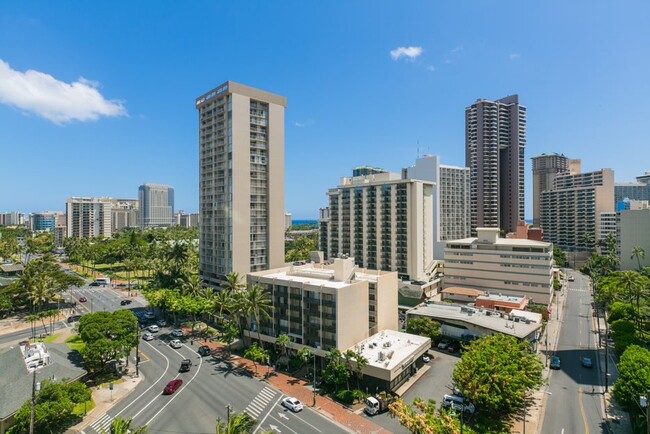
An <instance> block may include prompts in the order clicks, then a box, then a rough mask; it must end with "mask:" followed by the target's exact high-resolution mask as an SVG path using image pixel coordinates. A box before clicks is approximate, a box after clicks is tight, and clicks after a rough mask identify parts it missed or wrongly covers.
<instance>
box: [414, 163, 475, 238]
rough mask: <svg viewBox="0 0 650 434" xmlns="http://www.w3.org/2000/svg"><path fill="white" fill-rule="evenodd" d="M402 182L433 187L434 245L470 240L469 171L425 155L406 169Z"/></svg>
mask: <svg viewBox="0 0 650 434" xmlns="http://www.w3.org/2000/svg"><path fill="white" fill-rule="evenodd" d="M402 178H404V179H421V180H424V181H430V182H432V183H433V197H432V202H433V232H432V235H433V240H434V243H436V242H438V241H441V240H442V241H444V240H455V239H459V238H465V237H469V236H470V233H471V227H470V194H469V192H470V182H469V168H467V167H455V166H445V165H442V164H440V158H439V157H438V156H435V155H424V156H423V157H422V158H418V159H417V160H416V161H415V165H414V166H411V167H407V168H405V169H402Z"/></svg>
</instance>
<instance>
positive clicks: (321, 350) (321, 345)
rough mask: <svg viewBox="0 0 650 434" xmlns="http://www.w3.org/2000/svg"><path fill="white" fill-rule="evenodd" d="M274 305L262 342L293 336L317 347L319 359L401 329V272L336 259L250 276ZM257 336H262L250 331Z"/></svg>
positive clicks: (298, 343)
mask: <svg viewBox="0 0 650 434" xmlns="http://www.w3.org/2000/svg"><path fill="white" fill-rule="evenodd" d="M246 280H247V283H248V285H254V284H257V285H260V286H261V287H262V288H263V289H264V290H265V291H267V292H268V293H269V295H270V297H271V301H272V306H273V309H272V312H271V318H269V319H267V320H263V321H262V322H261V327H260V333H261V339H262V340H264V341H267V342H275V338H276V337H277V336H278V335H280V334H282V333H284V334H287V335H288V336H289V337H290V338H291V341H292V343H293V344H296V345H292V348H301V347H302V346H308V347H311V348H312V349H313V350H314V352H315V353H316V354H317V355H319V356H324V355H325V353H326V352H327V351H329V350H330V349H333V348H338V349H339V350H341V351H345V350H346V349H348V348H350V347H352V346H353V345H355V344H356V343H357V342H359V341H361V340H363V339H366V338H367V337H368V336H369V335H371V334H373V333H377V332H378V331H380V330H384V329H397V328H398V310H397V273H395V272H387V271H377V270H366V269H362V268H359V267H357V266H356V265H354V259H352V258H345V259H338V258H337V259H334V260H333V261H331V262H329V263H325V264H319V263H307V264H304V265H295V266H287V267H282V268H275V269H272V270H265V271H258V272H254V273H249V274H247V276H246ZM246 333H247V334H248V335H249V336H251V337H252V338H257V332H252V331H247V332H246Z"/></svg>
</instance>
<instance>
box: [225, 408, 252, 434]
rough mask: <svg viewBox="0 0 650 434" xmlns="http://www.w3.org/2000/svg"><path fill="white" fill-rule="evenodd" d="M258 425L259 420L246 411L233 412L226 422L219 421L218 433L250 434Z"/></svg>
mask: <svg viewBox="0 0 650 434" xmlns="http://www.w3.org/2000/svg"><path fill="white" fill-rule="evenodd" d="M255 425H257V420H255V419H254V418H253V416H251V415H250V414H248V413H246V412H245V411H244V412H241V413H234V414H231V415H230V417H229V418H228V420H227V421H226V422H223V421H222V420H221V419H218V421H217V434H250V433H252V432H253V428H255Z"/></svg>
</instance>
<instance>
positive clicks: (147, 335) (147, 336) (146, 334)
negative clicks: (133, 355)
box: [142, 333, 153, 341]
mask: <svg viewBox="0 0 650 434" xmlns="http://www.w3.org/2000/svg"><path fill="white" fill-rule="evenodd" d="M142 339H144V340H145V341H151V340H153V335H152V334H151V333H145V334H143V335H142Z"/></svg>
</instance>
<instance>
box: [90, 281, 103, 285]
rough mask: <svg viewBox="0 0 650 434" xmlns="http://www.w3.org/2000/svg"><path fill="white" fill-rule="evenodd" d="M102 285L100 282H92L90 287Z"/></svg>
mask: <svg viewBox="0 0 650 434" xmlns="http://www.w3.org/2000/svg"><path fill="white" fill-rule="evenodd" d="M101 285H102V284H101V283H99V282H90V284H89V285H88V286H101Z"/></svg>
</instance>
